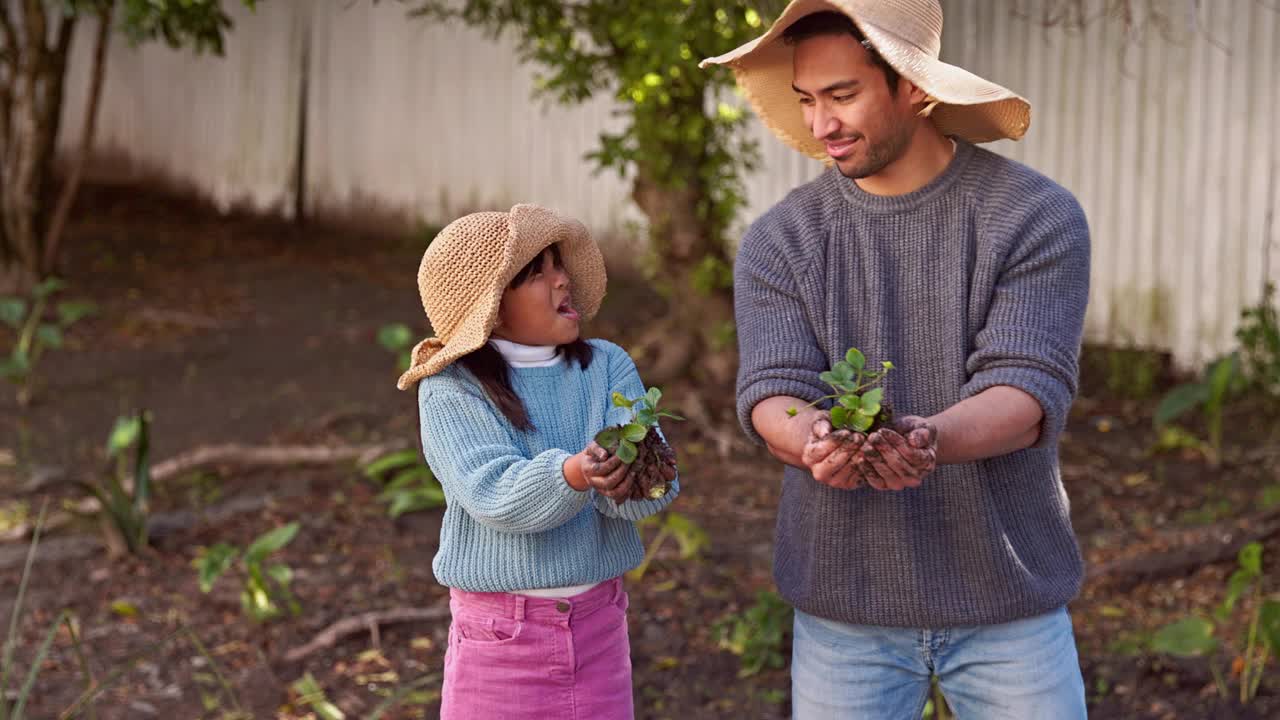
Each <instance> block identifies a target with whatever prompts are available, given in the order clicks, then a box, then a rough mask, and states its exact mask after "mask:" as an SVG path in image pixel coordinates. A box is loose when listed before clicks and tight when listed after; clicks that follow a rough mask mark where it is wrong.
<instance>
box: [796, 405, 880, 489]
mask: <svg viewBox="0 0 1280 720" xmlns="http://www.w3.org/2000/svg"><path fill="white" fill-rule="evenodd" d="M865 442H866V436H865V435H863V434H862V433H855V432H851V431H849V430H834V431H833V430H832V427H831V419H830V418H829V416H827V414H826V413H823V414H822V415H820V416H819V417H818V418H817V419H816V420H814V421H813V425H812V426H811V427H810V430H809V441H808V442H806V443H805V445H804V449H803V450H802V451H801V453H800V460H801V462H803V463H804V464H805V467H807V468H808V469H809V472H810V473H812V474H813V479H814V480H817V481H818V482H820V483H822V484H824V485H830V486H831V487H833V488H837V489H840V490H852V489H854V488H856V487H858V486H860V485H862V484H863V483H864V482H866V478H865V477H864V474H863V469H864V463H865V460H864V458H863V448H864V443H865Z"/></svg>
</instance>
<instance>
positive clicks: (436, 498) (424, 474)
mask: <svg viewBox="0 0 1280 720" xmlns="http://www.w3.org/2000/svg"><path fill="white" fill-rule="evenodd" d="M364 475H365V477H367V478H369V479H370V480H373V481H375V482H379V483H382V491H381V492H380V493H378V501H379V502H385V503H388V507H387V513H388V514H389V515H391V517H400V516H401V515H403V514H405V513H409V512H417V511H419V510H431V509H433V508H438V507H443V506H444V504H445V499H444V488H442V487H440V483H439V482H438V481H437V480H436V476H435V473H433V472H432V471H431V468H430V467H428V466H427V464H426V463H425V462H423V461H422V459H421V458H420V457H419V456H418V452H417V451H416V450H401V451H399V452H394V453H391V454H389V455H384V456H382V457H380V458H378V459H377V460H374V461H373V462H371V463H369V464H368V465H366V466H364Z"/></svg>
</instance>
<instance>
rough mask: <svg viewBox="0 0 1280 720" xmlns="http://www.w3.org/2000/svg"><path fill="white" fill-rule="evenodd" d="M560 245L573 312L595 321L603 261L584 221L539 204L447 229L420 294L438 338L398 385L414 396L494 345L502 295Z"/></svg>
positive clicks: (424, 272)
mask: <svg viewBox="0 0 1280 720" xmlns="http://www.w3.org/2000/svg"><path fill="white" fill-rule="evenodd" d="M553 244H558V245H559V248H560V259H561V260H562V261H563V262H564V269H565V272H566V273H568V275H569V282H570V292H571V293H572V296H573V306H574V308H575V309H577V310H578V312H579V314H581V316H582V318H583V319H590V318H591V317H593V316H594V315H595V314H596V312H597V311H598V310H599V309H600V301H601V300H603V299H604V289H605V270H604V257H603V256H602V255H601V254H600V248H599V247H598V246H597V245H596V244H595V242H593V241H592V240H591V236H590V235H588V234H587V229H586V228H585V227H583V225H582V223H580V222H578V221H577V220H573V219H570V218H565V217H561V216H560V215H557V214H556V213H554V212H552V211H551V210H548V209H546V208H542V207H538V206H537V205H516V206H515V207H513V208H511V211H510V212H479V213H472V214H471V215H464V216H463V217H460V218H458V219H457V220H454V221H453V222H451V223H449V225H448V226H446V227H445V229H443V230H441V231H440V234H439V235H437V236H436V237H435V240H433V241H432V242H431V245H430V246H428V247H427V251H426V252H425V253H424V254H423V255H422V264H421V265H420V266H419V267H418V291H419V293H420V294H421V295H422V307H423V309H425V310H426V311H427V319H428V320H430V321H431V327H432V328H434V329H435V332H436V336H435V337H430V338H427V339H426V340H423V341H422V342H420V343H418V344H417V345H415V346H414V347H413V351H412V353H411V357H412V359H411V363H410V366H409V370H408V371H407V372H405V374H403V375H401V376H400V380H399V382H397V383H396V387H398V388H400V389H401V390H408V389H409V388H410V387H412V386H413V384H414V383H416V382H418V381H419V380H421V379H422V378H424V377H427V376H429V375H434V374H436V373H438V372H440V371H441V370H443V369H444V368H445V367H447V366H448V365H449V363H452V362H453V361H454V360H457V359H458V358H460V357H462V356H463V355H466V354H467V353H470V352H471V351H473V350H476V349H477V348H479V347H480V346H482V345H484V344H485V343H486V342H488V340H489V333H490V332H492V331H493V328H494V326H495V325H496V324H497V322H498V306H499V304H501V302H502V292H503V291H504V290H505V289H506V288H507V285H509V284H510V283H511V280H512V278H514V277H515V275H516V273H518V272H520V269H521V268H523V267H524V266H525V265H528V264H529V261H531V260H533V259H534V258H536V257H537V256H538V255H539V254H540V253H541V252H542V251H543V250H545V249H546V248H547V247H549V246H551V245H553Z"/></svg>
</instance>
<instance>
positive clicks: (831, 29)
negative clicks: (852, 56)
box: [782, 10, 898, 95]
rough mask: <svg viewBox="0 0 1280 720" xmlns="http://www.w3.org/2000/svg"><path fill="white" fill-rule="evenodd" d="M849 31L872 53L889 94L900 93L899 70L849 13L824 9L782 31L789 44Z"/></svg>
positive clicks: (783, 37)
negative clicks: (859, 27)
mask: <svg viewBox="0 0 1280 720" xmlns="http://www.w3.org/2000/svg"><path fill="white" fill-rule="evenodd" d="M845 33H848V34H849V35H851V36H853V39H854V40H857V41H858V43H859V44H861V45H862V47H864V48H866V49H867V52H868V53H870V55H871V63H872V64H873V65H875V66H876V67H878V68H880V72H882V73H884V80H885V82H887V83H888V84H889V94H890V95H897V94H898V71H897V70H894V69H893V66H892V65H890V64H889V63H888V62H886V61H885V59H884V58H882V57H880V53H878V52H876V49H875V48H874V47H872V45H871V43H870V42H868V41H867V38H866V36H865V35H863V34H862V31H861V30H859V29H858V26H857V25H854V24H853V21H852V20H850V19H849V16H848V15H845V14H844V13H841V12H836V11H834V10H824V11H823V12H819V13H814V14H812V15H805V16H804V17H802V18H800V19H799V20H797V21H795V22H793V23H791V25H789V26H788V27H787V29H786V30H783V31H782V41H783V42H785V43H786V44H788V45H795V44H797V43H799V42H800V41H802V40H808V39H809V38H811V37H817V36H819V35H842V34H845Z"/></svg>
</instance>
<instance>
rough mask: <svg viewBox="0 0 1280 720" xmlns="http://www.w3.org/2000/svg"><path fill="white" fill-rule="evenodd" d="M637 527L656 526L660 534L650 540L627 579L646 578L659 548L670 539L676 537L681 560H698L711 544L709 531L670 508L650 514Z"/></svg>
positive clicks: (628, 573)
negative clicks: (641, 558) (642, 556)
mask: <svg viewBox="0 0 1280 720" xmlns="http://www.w3.org/2000/svg"><path fill="white" fill-rule="evenodd" d="M659 518H661V519H659ZM636 527H637V528H640V529H642V530H643V529H646V528H654V527H656V528H658V534H657V535H655V536H654V537H653V540H651V541H649V545H648V546H647V547H646V548H645V551H644V559H643V560H641V561H640V564H639V565H637V566H636V567H635V568H634V569H632V570H630V571H628V572H627V579H628V580H630V581H632V582H640V581H641V580H643V579H644V574H645V573H646V572H648V570H649V564H650V563H651V562H653V559H654V557H656V556H657V554H658V550H660V549H662V545H663V543H665V542H666V541H667V540H669V539H672V538H674V539H675V541H676V543H677V544H678V545H679V547H680V559H681V560H697V559H698V558H699V557H700V556H701V555H702V551H703V550H706V549H707V548H708V547H710V545H711V539H710V537H708V536H707V531H706V530H704V529H703V528H702V526H701V525H698V523H696V522H694V521H693V520H692V519H691V518H689V516H687V515H681V514H680V513H678V512H671V511H669V510H668V511H667V512H664V513H661V514H660V515H650V516H649V517H647V518H645V519H644V520H641V521H640V522H638V523H636Z"/></svg>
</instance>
